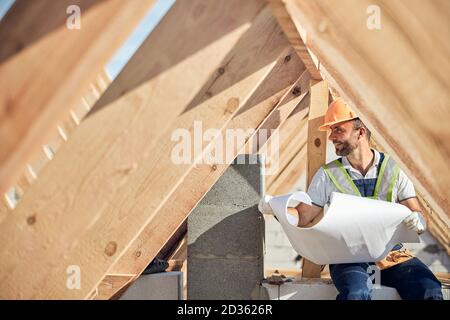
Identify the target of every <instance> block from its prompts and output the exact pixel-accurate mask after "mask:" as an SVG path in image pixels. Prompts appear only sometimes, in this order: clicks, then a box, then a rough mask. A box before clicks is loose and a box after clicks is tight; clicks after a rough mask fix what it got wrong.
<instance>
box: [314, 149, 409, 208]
mask: <svg viewBox="0 0 450 320" xmlns="http://www.w3.org/2000/svg"><path fill="white" fill-rule="evenodd" d="M372 151H373V152H374V155H375V159H374V161H373V164H372V166H371V167H370V168H369V170H368V171H367V173H366V175H365V176H363V175H362V174H361V172H359V171H358V170H356V169H355V168H353V167H352V165H351V164H350V162H349V161H348V159H347V157H342V165H343V167H344V169H347V170H348V172H349V174H350V177H351V178H352V179H353V180H356V179H375V178H377V168H378V163H379V162H380V153H379V152H378V151H377V150H375V149H372ZM335 190H336V189H335V188H334V187H333V182H332V181H331V180H330V178H329V177H328V175H327V174H326V173H325V170H323V168H322V167H320V168H319V170H317V172H316V174H315V175H314V177H313V178H312V181H311V184H310V186H309V188H308V192H307V193H308V195H309V197H310V198H311V200H312V202H313V203H314V204H315V205H317V206H320V207H324V206H325V204H327V205H329V204H330V196H331V193H332V192H333V191H335ZM392 196H393V198H394V201H395V202H400V201H403V200H406V199H409V198H414V197H415V196H416V191H415V190H414V185H413V184H412V182H411V180H409V178H408V177H407V176H406V174H405V173H404V172H403V170H401V169H400V172H399V174H398V178H397V180H396V181H395V183H394V187H393V190H392Z"/></svg>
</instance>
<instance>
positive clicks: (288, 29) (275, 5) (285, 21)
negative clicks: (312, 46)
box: [266, 0, 322, 80]
mask: <svg viewBox="0 0 450 320" xmlns="http://www.w3.org/2000/svg"><path fill="white" fill-rule="evenodd" d="M266 1H267V2H268V3H269V6H270V8H271V9H272V12H273V15H274V16H275V18H276V19H277V21H278V23H279V24H280V27H281V28H282V29H283V31H284V33H285V35H286V37H287V38H288V40H289V42H290V43H291V45H292V47H293V48H294V49H295V51H296V52H297V54H298V56H299V57H300V58H301V59H302V61H303V63H304V64H305V66H306V69H307V70H308V72H309V74H310V75H311V78H312V79H316V80H322V76H321V74H320V72H319V67H320V64H319V61H318V60H317V58H316V57H315V55H314V54H313V53H312V52H311V51H310V50H309V49H308V48H307V47H306V45H305V43H304V42H303V39H302V38H301V36H300V30H299V29H298V26H296V25H295V21H293V20H292V18H291V16H290V13H289V10H288V7H289V6H291V5H292V4H291V2H290V1H286V0H266Z"/></svg>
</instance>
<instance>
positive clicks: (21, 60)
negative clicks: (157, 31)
mask: <svg viewBox="0 0 450 320" xmlns="http://www.w3.org/2000/svg"><path fill="white" fill-rule="evenodd" d="M152 3H153V0H143V1H122V0H111V1H93V0H76V1H72V0H62V1H53V0H40V1H26V0H17V1H16V2H15V4H14V5H13V6H12V8H11V9H10V10H9V11H8V13H7V14H6V16H5V17H4V18H3V19H2V20H1V22H0V43H1V44H2V45H1V47H0V141H1V148H0V168H1V169H0V192H4V191H5V190H6V189H7V188H8V187H9V186H10V185H12V183H13V182H14V181H15V180H16V178H17V177H18V175H20V172H21V171H22V170H24V168H25V165H26V163H27V162H29V160H30V159H31V158H30V157H32V156H33V155H34V154H36V153H37V152H39V149H40V146H41V145H43V144H45V143H46V142H47V141H48V139H49V137H50V136H49V135H51V132H52V130H54V129H55V128H56V126H57V124H58V122H59V121H61V119H62V117H64V116H65V114H66V113H67V111H68V110H70V109H72V108H73V107H74V105H76V104H77V103H78V102H79V101H80V100H81V97H82V95H83V94H85V93H86V92H88V91H89V86H90V84H91V83H92V82H94V80H95V78H96V77H97V75H98V74H100V73H101V72H102V70H103V68H104V65H105V64H106V63H107V62H108V60H109V58H110V57H111V56H112V55H113V53H114V52H115V50H116V49H117V48H119V46H120V45H121V44H122V43H123V41H124V40H125V39H126V37H127V36H128V34H129V33H130V32H131V31H132V30H133V28H134V27H135V26H136V25H137V23H138V22H139V21H140V19H141V18H142V17H143V16H144V14H145V13H146V11H147V10H148V9H149V8H150V6H151V4H152ZM69 5H78V6H79V7H80V9H81V17H82V19H81V21H82V24H81V29H76V30H71V29H69V28H68V27H67V26H66V21H67V20H68V17H69V15H68V14H67V13H66V10H67V8H68V6H69Z"/></svg>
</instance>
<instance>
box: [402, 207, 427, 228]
mask: <svg viewBox="0 0 450 320" xmlns="http://www.w3.org/2000/svg"><path fill="white" fill-rule="evenodd" d="M403 222H404V223H405V224H406V227H407V228H408V229H409V230H413V231H415V232H417V234H422V233H424V232H425V230H426V229H427V223H426V222H425V218H424V217H423V215H422V214H421V213H420V212H418V211H415V212H413V213H411V214H410V215H409V216H407V217H406V218H405V220H403Z"/></svg>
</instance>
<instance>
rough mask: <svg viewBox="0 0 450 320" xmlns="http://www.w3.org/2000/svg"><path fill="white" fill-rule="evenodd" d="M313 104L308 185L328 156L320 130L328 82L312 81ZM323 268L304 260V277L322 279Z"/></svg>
mask: <svg viewBox="0 0 450 320" xmlns="http://www.w3.org/2000/svg"><path fill="white" fill-rule="evenodd" d="M310 94H311V102H310V107H309V117H308V142H307V145H308V151H307V154H308V162H307V185H308V186H309V184H310V183H311V180H312V178H313V176H314V174H315V173H316V172H317V170H318V169H319V168H320V166H322V165H323V164H325V161H326V156H327V152H326V151H327V141H326V139H327V135H326V132H321V131H319V130H318V128H319V126H321V125H322V124H323V121H324V115H325V113H326V111H327V108H328V94H329V93H328V85H327V83H326V81H316V80H311V89H310ZM320 272H321V266H320V265H316V264H314V263H312V262H311V261H308V260H306V259H304V260H303V267H302V277H304V278H320Z"/></svg>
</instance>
